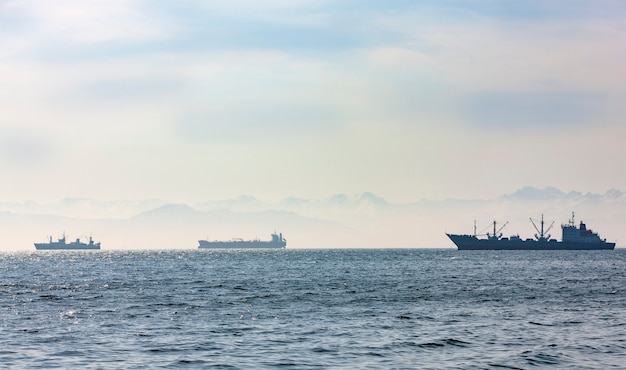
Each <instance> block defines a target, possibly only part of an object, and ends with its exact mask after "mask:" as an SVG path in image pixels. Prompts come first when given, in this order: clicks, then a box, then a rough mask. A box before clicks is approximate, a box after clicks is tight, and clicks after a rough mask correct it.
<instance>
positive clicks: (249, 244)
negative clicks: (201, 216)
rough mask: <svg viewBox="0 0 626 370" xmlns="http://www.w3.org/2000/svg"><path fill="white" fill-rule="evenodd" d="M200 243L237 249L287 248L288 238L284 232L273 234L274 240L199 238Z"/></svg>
mask: <svg viewBox="0 0 626 370" xmlns="http://www.w3.org/2000/svg"><path fill="white" fill-rule="evenodd" d="M198 242H199V243H200V245H199V246H198V248H220V249H223V248H228V249H237V248H246V249H250V248H253V249H259V248H285V247H286V246H287V240H285V238H283V234H282V233H280V234H276V233H273V234H272V240H270V241H262V240H258V239H255V240H243V239H233V240H228V241H219V240H215V241H208V240H199V241H198Z"/></svg>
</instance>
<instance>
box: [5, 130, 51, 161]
mask: <svg viewBox="0 0 626 370" xmlns="http://www.w3.org/2000/svg"><path fill="white" fill-rule="evenodd" d="M57 155H58V148H57V147H56V143H55V140H54V138H53V136H50V135H44V134H42V133H37V132H32V131H28V130H24V129H21V128H18V127H9V128H6V129H3V130H2V132H0V160H2V162H4V163H5V164H6V165H8V166H10V167H13V168H17V169H19V170H20V171H22V170H33V169H41V168H42V167H45V166H46V165H48V164H49V163H51V162H52V161H54V159H55V157H56V156H57Z"/></svg>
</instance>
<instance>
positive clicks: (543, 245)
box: [446, 234, 615, 250]
mask: <svg viewBox="0 0 626 370" xmlns="http://www.w3.org/2000/svg"><path fill="white" fill-rule="evenodd" d="M446 235H448V237H449V238H450V240H452V242H453V243H454V244H455V245H456V246H457V248H458V249H459V250H613V249H615V243H607V242H596V243H576V242H560V241H556V240H532V239H531V240H509V239H498V240H488V239H478V238H476V237H474V236H472V235H455V234H446Z"/></svg>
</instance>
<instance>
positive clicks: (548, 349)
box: [0, 249, 626, 369]
mask: <svg viewBox="0 0 626 370" xmlns="http://www.w3.org/2000/svg"><path fill="white" fill-rule="evenodd" d="M0 277H1V278H0V333H1V334H0V367H1V368H17V369H37V368H44V369H54V368H62V369H76V368H80V369H181V368H182V369H184V368H189V369H208V368H215V369H355V368H356V369H539V368H563V369H565V368H567V369H610V368H613V369H623V368H626V250H620V249H617V250H614V251H458V250H454V249H310V250H296V249H284V250H145V251H139V250H138V251H105V250H101V251H33V252H3V253H0Z"/></svg>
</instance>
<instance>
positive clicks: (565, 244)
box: [446, 212, 615, 250]
mask: <svg viewBox="0 0 626 370" xmlns="http://www.w3.org/2000/svg"><path fill="white" fill-rule="evenodd" d="M530 221H531V222H532V224H533V226H534V227H535V229H536V230H537V234H535V238H534V239H526V240H523V239H522V238H520V237H519V235H512V236H510V237H502V234H501V233H500V231H501V230H502V228H504V226H506V224H504V226H502V227H501V228H500V229H497V226H496V222H495V221H494V222H493V233H492V234H490V233H487V234H486V237H485V238H479V237H478V235H476V223H474V235H458V234H448V233H446V235H447V236H448V237H449V238H450V240H452V242H453V243H454V244H455V245H456V246H457V248H458V249H459V250H600V249H614V248H615V243H611V242H607V241H606V239H600V236H599V235H598V234H597V233H594V232H593V231H591V230H590V229H587V225H585V223H583V222H582V221H581V222H580V226H579V227H577V226H576V224H575V222H574V213H573V212H572V218H571V219H570V220H569V222H568V223H567V224H562V225H561V230H562V238H561V241H557V240H556V239H550V235H549V234H547V233H548V232H549V231H550V229H551V228H552V226H553V225H554V222H553V223H552V224H551V225H550V226H549V227H548V228H547V229H546V230H544V222H543V215H541V228H538V227H537V224H536V223H535V220H533V219H532V218H531V219H530Z"/></svg>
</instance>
